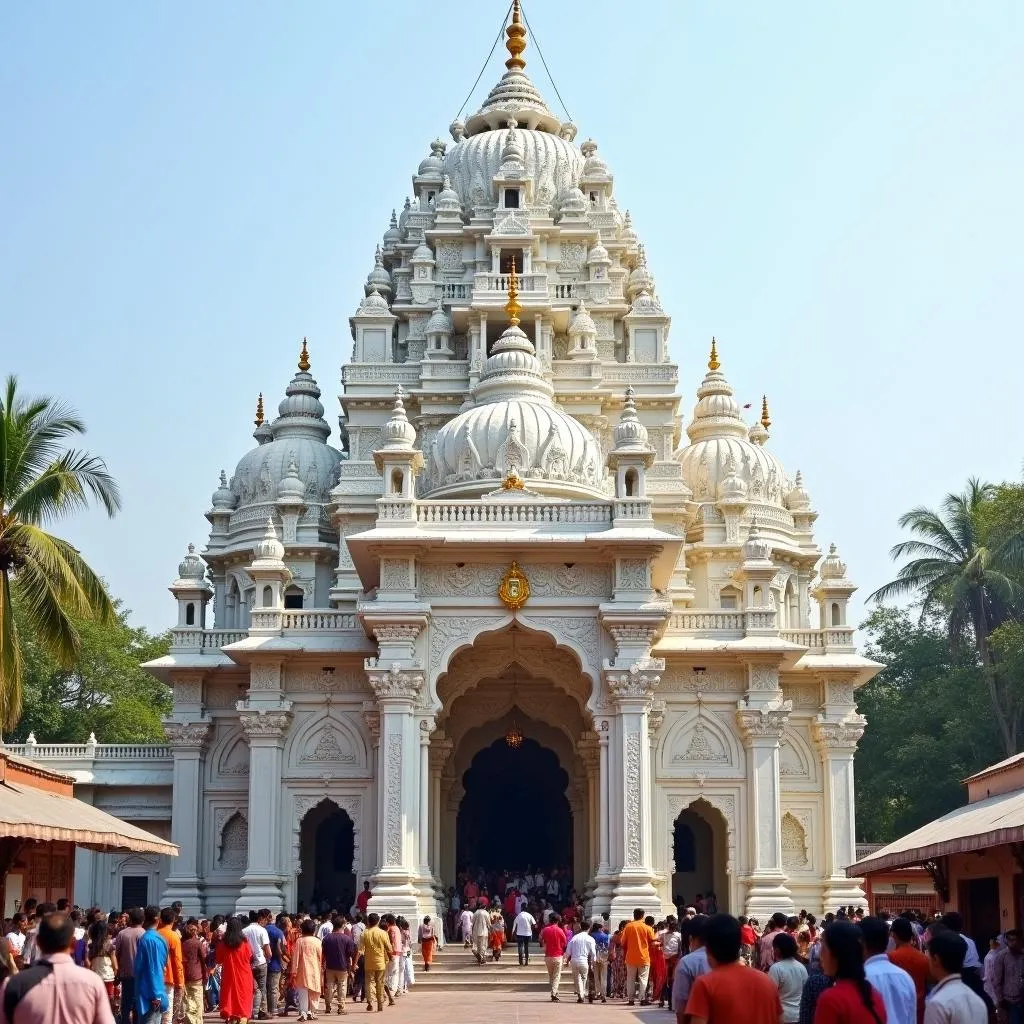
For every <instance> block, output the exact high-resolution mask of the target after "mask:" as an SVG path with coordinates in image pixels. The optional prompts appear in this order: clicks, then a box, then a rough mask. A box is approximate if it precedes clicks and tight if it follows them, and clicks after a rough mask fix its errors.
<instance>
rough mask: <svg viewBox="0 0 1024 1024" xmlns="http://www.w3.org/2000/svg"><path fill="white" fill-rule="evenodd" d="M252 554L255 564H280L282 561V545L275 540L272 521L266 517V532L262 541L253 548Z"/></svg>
mask: <svg viewBox="0 0 1024 1024" xmlns="http://www.w3.org/2000/svg"><path fill="white" fill-rule="evenodd" d="M252 551H253V554H254V555H255V556H256V557H255V561H257V562H282V564H283V559H284V545H283V544H282V543H281V542H280V541H279V540H278V539H277V530H275V529H274V520H273V519H272V518H271V517H270V516H268V517H267V530H266V533H264V535H263V537H262V539H260V540H258V541H257V542H256V544H255V545H254V546H253V549H252Z"/></svg>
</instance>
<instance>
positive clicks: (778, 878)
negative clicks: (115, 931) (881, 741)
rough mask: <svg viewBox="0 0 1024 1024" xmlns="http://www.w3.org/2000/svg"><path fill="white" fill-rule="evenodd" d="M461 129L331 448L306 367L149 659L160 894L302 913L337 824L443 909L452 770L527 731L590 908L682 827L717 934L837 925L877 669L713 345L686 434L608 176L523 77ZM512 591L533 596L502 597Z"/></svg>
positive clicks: (842, 569) (651, 860)
mask: <svg viewBox="0 0 1024 1024" xmlns="http://www.w3.org/2000/svg"><path fill="white" fill-rule="evenodd" d="M510 31H511V29H510ZM516 31H517V32H518V29H516ZM516 38H519V37H518V36H516ZM513 56H514V59H515V60H517V61H518V60H519V56H518V55H513ZM516 66H517V67H518V65H516ZM509 90H511V93H514V95H512V94H510V93H509ZM509 104H511V105H512V106H511V107H509ZM509 109H515V110H516V111H517V113H516V117H515V118H514V123H513V124H511V125H510V124H509V120H510V118H509ZM525 124H529V125H531V127H530V128H525V127H523V125H525ZM451 133H452V142H451V143H450V144H446V143H444V142H440V141H438V142H434V143H433V144H432V145H431V146H430V153H429V155H427V156H426V157H425V158H424V159H423V161H422V162H421V163H420V165H419V168H418V171H417V173H416V174H415V175H414V176H413V179H412V186H413V194H412V196H411V198H410V199H409V200H408V201H407V203H406V205H405V207H404V208H403V209H402V210H401V211H400V212H396V214H395V215H394V216H393V217H392V220H391V223H390V225H389V226H388V228H387V230H386V232H385V234H384V236H383V238H382V240H381V244H380V246H379V248H378V249H377V252H376V253H375V254H374V259H373V269H372V270H371V271H370V275H369V277H368V278H367V280H366V284H365V286H364V287H363V288H362V289H361V290H360V295H361V298H360V301H359V304H358V307H357V309H356V310H355V312H354V314H353V315H352V317H351V320H350V329H351V342H352V346H351V359H349V360H348V361H347V362H346V364H345V365H344V367H343V369H342V377H341V382H340V387H341V392H342V394H341V403H342V408H343V420H342V424H341V433H340V436H336V444H333V445H332V444H331V435H332V430H333V427H332V425H331V423H329V422H328V417H327V416H326V414H325V404H324V403H323V402H321V398H322V394H321V390H320V386H319V384H318V383H317V381H316V380H315V379H314V378H313V376H312V375H311V373H310V368H311V367H310V354H309V351H308V349H307V348H305V347H304V348H303V351H302V355H301V357H300V360H299V364H298V372H297V373H296V374H295V375H294V377H293V378H292V380H291V381H290V382H289V384H288V385H287V388H286V389H285V397H284V399H283V400H282V401H281V403H280V405H279V406H278V413H279V415H278V416H276V417H275V418H274V419H273V422H264V419H263V411H262V410H263V406H262V405H261V407H260V412H259V414H258V416H257V427H256V431H255V432H254V435H253V436H254V440H255V447H254V448H253V449H252V450H251V451H250V452H249V453H247V454H246V455H245V456H244V457H243V458H242V460H241V461H240V462H239V464H238V467H237V469H236V470H235V472H234V473H233V474H231V475H230V477H229V476H228V474H226V473H225V474H224V477H223V479H222V482H221V485H220V486H219V487H218V488H217V489H216V491H215V492H214V494H213V497H212V504H211V508H210V510H209V511H208V513H207V518H208V519H209V521H210V524H211V529H210V535H209V542H208V545H207V548H206V549H205V550H204V551H203V552H202V556H201V557H200V556H199V555H197V554H196V553H195V552H189V554H188V555H187V556H186V558H185V559H184V560H183V561H182V563H181V565H180V566H179V574H178V578H177V579H176V581H175V583H174V584H173V586H172V587H171V590H172V593H173V594H174V597H175V600H176V601H177V603H178V625H177V626H176V627H175V628H174V629H172V631H171V632H172V642H171V649H170V653H169V654H168V656H167V657H166V658H162V659H160V660H159V661H157V662H154V663H152V664H151V665H150V666H149V668H150V670H151V671H153V672H154V673H155V674H157V675H159V676H160V677H161V678H164V679H166V680H167V681H168V682H169V683H171V684H172V686H173V689H174V714H173V721H171V722H169V723H168V726H167V731H168V740H169V743H170V744H171V747H172V753H171V755H170V756H171V758H172V760H173V765H174V769H173V770H174V794H173V822H174V825H173V828H174V836H175V842H177V843H178V844H179V846H180V847H181V851H182V854H181V856H180V857H179V858H178V863H176V864H175V865H173V867H172V870H171V871H170V873H169V874H168V876H167V879H166V888H165V893H164V895H165V898H180V899H182V901H183V902H184V903H185V904H186V910H187V911H188V912H189V913H198V912H200V911H203V912H205V913H214V912H219V911H225V910H229V909H234V908H238V909H243V910H244V909H258V908H259V907H261V906H268V907H271V908H273V909H294V907H295V906H296V905H297V904H298V902H299V901H300V900H302V899H304V898H308V897H309V891H308V889H305V888H303V887H304V886H307V887H308V886H309V885H311V884H312V883H311V879H313V878H314V877H315V876H316V874H317V871H318V870H320V869H319V868H318V866H317V864H316V863H315V861H316V854H315V849H314V848H315V846H316V843H315V842H314V836H313V833H314V832H315V831H316V830H317V829H320V828H321V827H327V826H325V825H324V822H328V821H330V822H334V825H332V826H331V827H335V826H336V825H337V823H338V821H339V820H340V821H341V823H342V825H343V826H344V829H343V830H342V831H343V832H344V835H345V836H348V835H352V836H354V839H353V840H352V845H353V849H352V855H353V858H352V860H353V864H352V867H353V869H352V872H351V875H352V878H351V880H348V881H346V884H348V885H352V886H358V887H359V888H361V886H362V882H363V881H368V882H370V883H371V886H372V889H373V897H372V903H371V905H372V907H373V909H381V910H395V911H400V912H403V913H405V914H406V916H411V915H413V914H415V915H416V916H417V917H419V916H422V915H423V914H425V913H430V914H436V912H437V907H438V894H439V892H441V891H442V889H443V888H446V887H447V886H448V885H450V884H452V883H453V882H454V880H455V874H456V871H457V869H458V868H459V867H461V866H462V865H460V864H457V863H456V861H457V857H458V856H460V855H461V854H460V853H459V850H458V845H459V844H458V841H457V835H458V828H457V822H458V814H459V808H460V806H461V802H462V800H463V787H464V781H465V774H466V772H467V771H468V769H469V767H470V765H471V763H472V761H473V758H474V757H475V756H476V755H477V754H478V753H479V752H480V751H481V750H482V749H484V747H486V746H488V745H489V744H492V743H495V742H500V741H501V739H502V737H503V736H504V735H505V733H506V731H507V730H508V728H509V725H510V723H514V724H515V725H516V727H517V728H518V729H521V731H522V733H523V734H525V735H526V736H527V738H529V739H531V740H535V741H536V742H537V743H538V744H539V745H541V746H543V747H545V748H547V749H548V750H549V751H551V752H553V753H554V754H555V756H556V757H557V759H558V762H559V765H560V767H561V769H562V770H563V771H564V772H565V774H566V776H567V778H568V784H567V786H566V798H567V806H568V807H571V808H572V812H571V816H572V823H571V829H572V862H573V865H574V870H575V873H576V876H575V878H574V882H575V885H576V888H577V889H579V890H580V891H582V892H583V893H585V896H586V899H587V901H588V903H589V905H590V908H591V909H592V910H593V911H595V912H600V911H610V912H612V913H613V915H614V916H616V917H621V916H631V912H632V909H633V907H634V906H643V907H649V908H650V909H651V912H655V913H659V912H661V911H664V910H667V909H669V907H670V905H671V903H670V901H671V896H672V892H671V886H672V876H673V873H674V864H673V845H672V844H673V839H672V836H673V827H674V823H675V820H676V818H677V817H678V815H679V814H680V813H683V812H684V811H693V812H694V813H695V814H697V815H698V816H701V817H705V818H706V820H707V822H708V828H709V829H710V833H709V834H710V835H711V836H712V837H713V838H712V840H710V842H711V847H710V848H709V849H710V852H709V853H708V854H707V856H708V857H710V858H711V859H712V860H713V861H714V865H715V872H716V874H715V879H716V883H715V884H716V885H717V886H718V887H719V888H720V890H721V891H719V893H718V896H719V903H720V905H721V906H723V907H727V908H728V909H730V910H733V911H734V912H740V911H744V910H746V911H748V912H753V911H756V913H757V916H760V917H762V918H764V917H766V916H768V915H769V914H770V912H772V911H774V910H787V909H789V908H791V907H792V906H793V904H794V899H795V898H796V893H797V892H799V905H800V906H804V907H806V908H807V909H809V910H815V911H820V910H823V909H830V908H831V905H832V904H835V903H837V902H840V901H841V902H842V903H844V904H847V903H855V902H858V901H859V900H860V899H861V894H860V892H859V890H858V889H857V887H856V885H855V884H853V883H852V882H849V881H848V880H845V878H844V869H845V865H846V864H847V863H849V862H851V861H852V853H853V848H852V843H853V837H854V834H855V833H854V823H853V806H854V799H853V772H852V758H853V752H854V750H855V748H856V743H857V740H858V739H859V737H860V735H861V732H862V731H863V728H864V722H863V719H861V718H860V716H858V715H857V713H856V707H855V699H856V689H857V687H858V686H860V685H862V684H863V683H864V682H865V681H867V679H869V678H870V677H871V676H872V675H873V674H874V672H876V671H877V669H878V666H877V665H875V664H874V663H872V662H870V661H868V660H867V659H865V658H862V657H860V656H859V655H858V654H857V653H856V651H855V650H854V645H853V633H852V629H851V628H850V627H849V626H848V625H847V624H846V621H845V614H846V612H845V609H846V605H847V602H848V600H849V597H850V594H851V593H852V592H853V589H854V588H853V585H852V584H851V583H850V581H849V579H848V578H847V576H846V566H845V565H844V564H843V563H842V561H841V560H840V559H839V556H838V554H837V553H836V552H834V551H833V552H832V553H830V554H829V555H828V556H827V557H826V558H825V559H824V560H822V558H821V551H820V550H819V548H818V546H817V545H816V543H815V539H814V536H813V530H812V527H813V524H814V521H815V518H816V513H815V512H814V510H813V508H812V506H811V502H810V497H809V495H808V493H807V491H806V490H805V488H804V484H803V478H802V476H801V474H800V473H796V474H794V475H792V476H791V475H790V474H788V473H787V471H786V469H785V468H784V467H783V466H782V464H781V462H780V461H779V459H778V458H777V457H776V455H775V454H774V453H773V451H772V450H771V447H770V445H769V443H768V442H769V432H768V427H769V426H770V419H769V416H768V411H767V408H765V409H764V410H763V412H762V415H761V418H760V420H759V421H756V422H753V423H749V422H747V421H746V420H745V419H744V413H743V410H742V409H741V407H740V405H739V403H738V402H737V401H736V399H735V397H734V394H733V389H732V387H731V385H730V384H729V382H728V381H727V380H726V378H725V375H724V373H723V371H722V365H721V362H720V360H719V352H718V349H717V346H716V345H712V348H711V352H710V358H709V360H708V362H707V370H706V372H704V371H701V370H698V368H697V367H695V366H688V367H686V371H685V372H686V379H687V381H689V382H690V384H688V385H687V386H688V387H689V386H692V385H693V384H697V400H696V404H695V406H694V408H693V410H692V414H691V415H689V416H687V417H686V423H687V426H686V432H685V435H683V434H682V431H681V430H680V428H679V423H680V422H681V420H682V412H683V410H682V408H681V403H682V399H681V395H680V393H679V368H678V367H677V366H676V365H675V364H674V363H672V362H671V361H670V350H669V346H668V331H669V326H670V317H669V315H668V313H667V312H666V311H665V309H664V308H663V307H662V305H661V300H660V294H659V291H658V289H657V287H656V285H655V280H654V276H653V273H652V270H651V268H650V267H649V266H648V262H647V256H646V253H645V252H644V249H643V246H642V245H641V243H640V240H639V237H638V235H637V231H636V229H635V228H634V226H633V224H632V220H631V218H630V216H629V214H628V213H626V212H625V207H624V205H623V204H620V201H619V198H618V196H617V194H616V189H615V182H614V178H613V175H612V174H611V172H610V170H609V168H608V165H607V164H606V162H605V161H604V159H603V158H602V157H601V156H600V154H599V152H598V147H597V145H596V144H595V143H593V142H592V141H590V140H588V141H586V142H584V143H582V145H580V146H577V145H576V144H575V142H574V139H575V135H576V128H575V126H574V125H572V124H569V123H563V122H561V121H560V120H559V119H558V118H556V117H555V116H554V115H553V113H552V112H551V111H550V109H549V108H548V107H547V106H546V104H545V103H544V102H543V100H541V99H540V97H539V93H537V91H536V89H535V88H534V87H533V86H532V85H529V83H528V80H527V79H526V76H525V74H524V73H518V74H516V75H514V76H512V80H511V81H509V82H506V83H505V84H504V85H502V86H501V87H500V88H498V89H497V90H496V91H495V92H494V93H492V95H491V96H489V97H488V99H487V100H486V101H485V103H484V105H483V106H482V108H481V109H480V110H479V111H478V112H477V113H476V114H474V115H473V116H472V117H470V118H469V119H468V121H467V122H466V123H465V124H462V123H461V122H456V123H455V124H453V125H452V126H451ZM513 265H514V268H515V269H514V272H513ZM685 345H686V347H685V349H683V348H681V349H680V351H684V350H685V351H691V350H692V347H693V346H692V339H687V340H686V343H685ZM345 347H346V349H347V348H348V345H347V342H346V345H345ZM315 354H316V353H315ZM317 355H318V354H317ZM318 358H319V355H318ZM336 358H337V353H336V352H333V351H332V350H330V349H328V350H326V351H325V352H324V354H323V362H322V365H323V366H330V365H332V363H333V362H334V360H335V359H336ZM740 362H741V360H740V359H737V360H736V363H737V365H738V364H739V363H740ZM701 377H703V379H701ZM755 386H756V382H753V381H744V382H743V388H744V390H745V391H746V390H750V389H751V388H754V387H755ZM513 562H515V564H516V568H517V572H518V573H519V574H520V579H519V584H518V589H517V594H518V596H519V597H522V598H523V600H518V598H517V597H516V595H515V594H513V595H510V594H509V593H508V592H507V591H506V590H503V597H504V600H503V598H502V596H501V595H499V589H502V587H501V585H502V581H503V580H506V579H508V578H511V577H510V576H509V573H510V569H511V565H512V563H513ZM524 582H525V586H523V583H524ZM524 595H525V596H524ZM513 598H515V599H513ZM207 606H209V608H207ZM207 610H209V612H210V613H211V621H212V624H213V625H212V626H211V625H210V624H209V623H208V622H207V619H206V613H207ZM142 784H143V781H142V780H140V787H141V785H142ZM567 814H568V812H567ZM339 828H340V826H339ZM338 834H339V835H340V834H342V832H341V831H339V833H338ZM344 842H345V843H348V842H349V840H348V839H347V838H346V839H345V840H344ZM243 850H244V852H243ZM345 874H348V872H345ZM325 877H326V876H325ZM331 877H332V878H333V877H334V876H333V875H331ZM718 879H720V881H717V880H718ZM331 884H335V882H334V881H332V882H331ZM339 884H340V883H339ZM79 902H83V903H87V902H91V900H88V899H85V898H82V899H79ZM345 909H347V908H345Z"/></svg>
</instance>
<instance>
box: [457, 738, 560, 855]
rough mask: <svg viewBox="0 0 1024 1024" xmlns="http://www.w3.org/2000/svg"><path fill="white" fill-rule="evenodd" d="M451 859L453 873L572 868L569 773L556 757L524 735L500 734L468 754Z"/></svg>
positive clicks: (551, 751)
mask: <svg viewBox="0 0 1024 1024" xmlns="http://www.w3.org/2000/svg"><path fill="white" fill-rule="evenodd" d="M462 784H463V787H464V789H465V795H464V796H463V798H462V803H461V805H460V807H459V812H458V819H457V838H456V853H455V863H456V869H457V870H458V871H465V870H475V869H477V868H482V869H484V870H485V871H487V870H501V871H503V870H505V869H510V870H513V871H516V872H525V871H526V869H527V868H531V869H533V868H542V869H543V870H544V871H545V872H547V871H550V869H551V868H552V867H570V868H571V866H572V831H573V829H572V812H571V809H570V806H569V800H568V798H567V797H566V795H565V790H566V787H567V786H568V784H569V776H568V774H567V773H566V771H565V770H564V769H563V768H562V767H561V765H560V764H559V760H558V755H557V754H556V753H555V752H554V751H553V750H551V749H549V748H547V747H544V746H542V745H541V744H540V743H538V742H537V740H535V739H531V738H529V736H527V737H525V738H524V739H523V740H522V742H521V744H520V745H519V746H518V747H513V746H511V745H510V744H509V743H508V741H507V739H506V738H505V737H499V738H498V739H496V740H494V742H493V743H491V744H490V746H487V747H484V748H483V749H482V750H480V751H479V752H478V753H477V754H476V756H475V757H474V758H473V761H472V763H471V764H470V767H469V770H468V771H467V772H466V773H465V775H464V776H463V782H462Z"/></svg>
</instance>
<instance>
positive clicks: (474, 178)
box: [444, 128, 583, 215]
mask: <svg viewBox="0 0 1024 1024" xmlns="http://www.w3.org/2000/svg"><path fill="white" fill-rule="evenodd" d="M508 134H509V133H508V131H507V130H506V129H500V130H497V131H484V132H481V133H480V134H479V135H470V136H469V137H468V138H464V139H463V140H462V141H461V142H458V143H456V144H455V145H454V146H452V147H451V148H450V149H449V150H448V152H447V153H446V154H445V158H444V172H445V174H447V175H448V178H449V180H450V181H451V185H452V188H453V189H454V190H455V191H456V192H457V193H458V196H459V200H460V201H461V203H462V207H463V209H464V210H469V209H470V208H471V207H473V206H479V207H487V206H493V205H494V187H493V181H492V179H493V178H494V176H495V175H496V174H497V173H498V172H499V170H500V169H501V162H502V151H503V150H504V148H505V140H506V136H507V135H508ZM515 141H516V143H517V148H518V149H519V150H521V152H522V161H521V162H522V166H523V170H524V172H525V173H526V174H527V175H528V176H529V177H531V178H532V179H533V196H534V202H535V203H536V205H537V206H541V207H544V208H546V209H548V210H549V212H550V213H551V214H552V215H553V214H554V213H555V212H556V211H557V210H558V204H559V201H560V199H561V198H562V196H563V194H564V193H565V192H567V191H568V190H569V189H570V188H572V187H574V186H578V185H579V181H580V175H581V173H582V171H583V156H582V154H581V153H580V151H579V150H578V149H577V148H576V147H575V146H574V145H573V144H572V143H571V142H569V141H568V140H567V139H563V138H560V137H559V136H558V135H552V134H551V133H550V132H542V131H531V130H529V129H524V128H518V129H517V130H516V132H515Z"/></svg>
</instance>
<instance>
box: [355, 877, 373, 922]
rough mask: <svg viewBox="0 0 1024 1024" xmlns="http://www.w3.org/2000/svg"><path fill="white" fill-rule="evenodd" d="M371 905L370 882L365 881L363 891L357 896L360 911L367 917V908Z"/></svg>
mask: <svg viewBox="0 0 1024 1024" xmlns="http://www.w3.org/2000/svg"><path fill="white" fill-rule="evenodd" d="M369 905H370V883H369V882H363V891H362V892H361V893H360V894H359V895H358V896H357V897H356V906H357V907H358V908H359V913H360V914H362V915H363V917H366V908H367V907H368V906H369Z"/></svg>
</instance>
